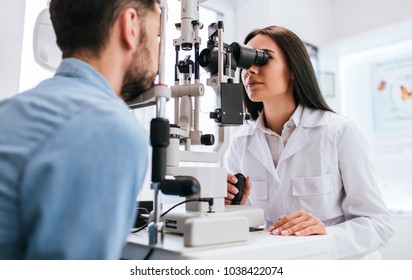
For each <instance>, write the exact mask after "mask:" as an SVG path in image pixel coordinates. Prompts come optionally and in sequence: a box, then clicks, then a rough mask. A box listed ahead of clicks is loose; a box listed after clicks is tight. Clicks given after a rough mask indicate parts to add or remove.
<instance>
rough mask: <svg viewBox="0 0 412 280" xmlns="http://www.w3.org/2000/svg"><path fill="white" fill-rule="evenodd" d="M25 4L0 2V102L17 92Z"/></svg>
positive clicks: (17, 1)
mask: <svg viewBox="0 0 412 280" xmlns="http://www.w3.org/2000/svg"><path fill="white" fill-rule="evenodd" d="M25 4H26V1H25V0H16V1H5V0H2V1H0V38H1V44H0V100H1V99H4V98H7V97H10V96H13V95H14V94H16V93H17V92H18V87H19V77H20V58H21V49H22V40H23V25H24V12H25Z"/></svg>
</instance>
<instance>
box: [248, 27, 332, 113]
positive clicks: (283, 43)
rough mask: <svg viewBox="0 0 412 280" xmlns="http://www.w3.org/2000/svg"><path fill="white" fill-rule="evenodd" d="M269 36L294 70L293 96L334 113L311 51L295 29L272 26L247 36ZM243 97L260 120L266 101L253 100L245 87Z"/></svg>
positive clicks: (253, 31) (291, 69)
mask: <svg viewBox="0 0 412 280" xmlns="http://www.w3.org/2000/svg"><path fill="white" fill-rule="evenodd" d="M259 34H261V35H266V36H269V37H270V38H272V40H273V41H275V43H276V44H277V45H278V46H279V48H280V49H281V50H282V51H283V54H284V55H285V58H286V63H287V64H288V67H289V70H290V71H291V73H293V75H294V77H295V79H294V80H293V83H294V86H293V97H294V98H295V101H296V102H297V103H298V104H302V105H303V106H305V107H309V108H314V109H320V110H324V111H330V112H333V110H332V109H331V108H330V107H329V106H328V104H326V101H325V100H324V99H323V97H322V94H321V92H320V88H319V85H318V82H317V80H316V75H315V71H314V70H313V66H312V63H311V61H310V58H309V54H308V52H307V50H306V47H305V45H304V44H303V42H302V40H300V38H299V37H298V36H297V35H296V34H295V33H293V32H292V31H290V30H288V29H286V28H284V27H281V26H268V27H265V28H259V29H254V30H252V31H251V32H250V33H249V34H248V35H247V36H246V38H245V41H244V43H245V44H247V43H248V42H249V41H250V40H251V39H252V38H254V37H255V36H257V35H259ZM243 100H244V102H245V106H246V108H247V110H248V112H249V113H250V115H251V117H252V120H256V119H257V118H258V116H259V114H260V112H262V110H263V103H262V102H253V101H251V100H250V99H249V96H248V95H247V93H246V91H245V89H243Z"/></svg>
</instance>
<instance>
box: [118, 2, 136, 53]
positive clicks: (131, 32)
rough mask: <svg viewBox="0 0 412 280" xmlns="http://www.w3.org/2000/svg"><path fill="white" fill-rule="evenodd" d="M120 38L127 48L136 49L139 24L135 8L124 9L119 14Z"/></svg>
mask: <svg viewBox="0 0 412 280" xmlns="http://www.w3.org/2000/svg"><path fill="white" fill-rule="evenodd" d="M119 17H120V29H121V32H120V34H121V39H122V41H123V45H124V46H125V47H126V48H128V49H129V50H132V51H134V50H136V49H137V45H138V43H139V35H140V24H139V19H138V17H137V14H136V11H135V9H132V8H129V9H126V10H125V11H124V12H123V13H122V14H121V15H120V16H119Z"/></svg>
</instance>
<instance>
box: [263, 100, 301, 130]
mask: <svg viewBox="0 0 412 280" xmlns="http://www.w3.org/2000/svg"><path fill="white" fill-rule="evenodd" d="M302 113H303V106H302V105H301V104H299V105H298V106H297V107H296V109H295V111H294V112H293V114H292V116H290V118H289V120H288V121H287V122H286V123H285V125H287V124H288V123H291V122H292V123H293V124H294V125H295V127H297V126H298V125H299V123H300V120H301V118H302ZM256 126H257V128H259V129H261V130H262V131H263V132H264V133H267V134H273V133H274V132H273V131H272V130H270V129H269V128H267V127H266V125H265V114H264V113H260V114H259V117H258V119H257V120H256Z"/></svg>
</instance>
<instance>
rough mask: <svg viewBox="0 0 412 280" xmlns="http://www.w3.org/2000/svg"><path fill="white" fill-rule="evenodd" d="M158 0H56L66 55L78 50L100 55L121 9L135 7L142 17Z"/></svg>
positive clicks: (53, 11) (53, 6) (55, 18)
mask: <svg viewBox="0 0 412 280" xmlns="http://www.w3.org/2000/svg"><path fill="white" fill-rule="evenodd" d="M156 2H158V1H157V0H52V1H51V3H50V17H51V20H52V23H53V27H54V31H55V33H56V37H57V45H58V46H59V48H60V49H61V50H62V52H63V57H70V56H72V55H73V54H74V53H76V52H79V51H80V52H85V53H86V54H87V55H90V56H95V57H96V56H98V55H99V52H100V51H101V50H102V48H103V47H104V46H105V44H106V41H107V39H108V37H109V34H110V31H111V28H112V27H113V24H114V21H115V20H116V18H117V16H118V15H119V12H120V11H122V10H123V9H126V8H134V9H135V10H136V12H137V14H138V16H139V17H144V15H145V13H146V12H147V11H149V10H153V9H154V8H155V3H156Z"/></svg>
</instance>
